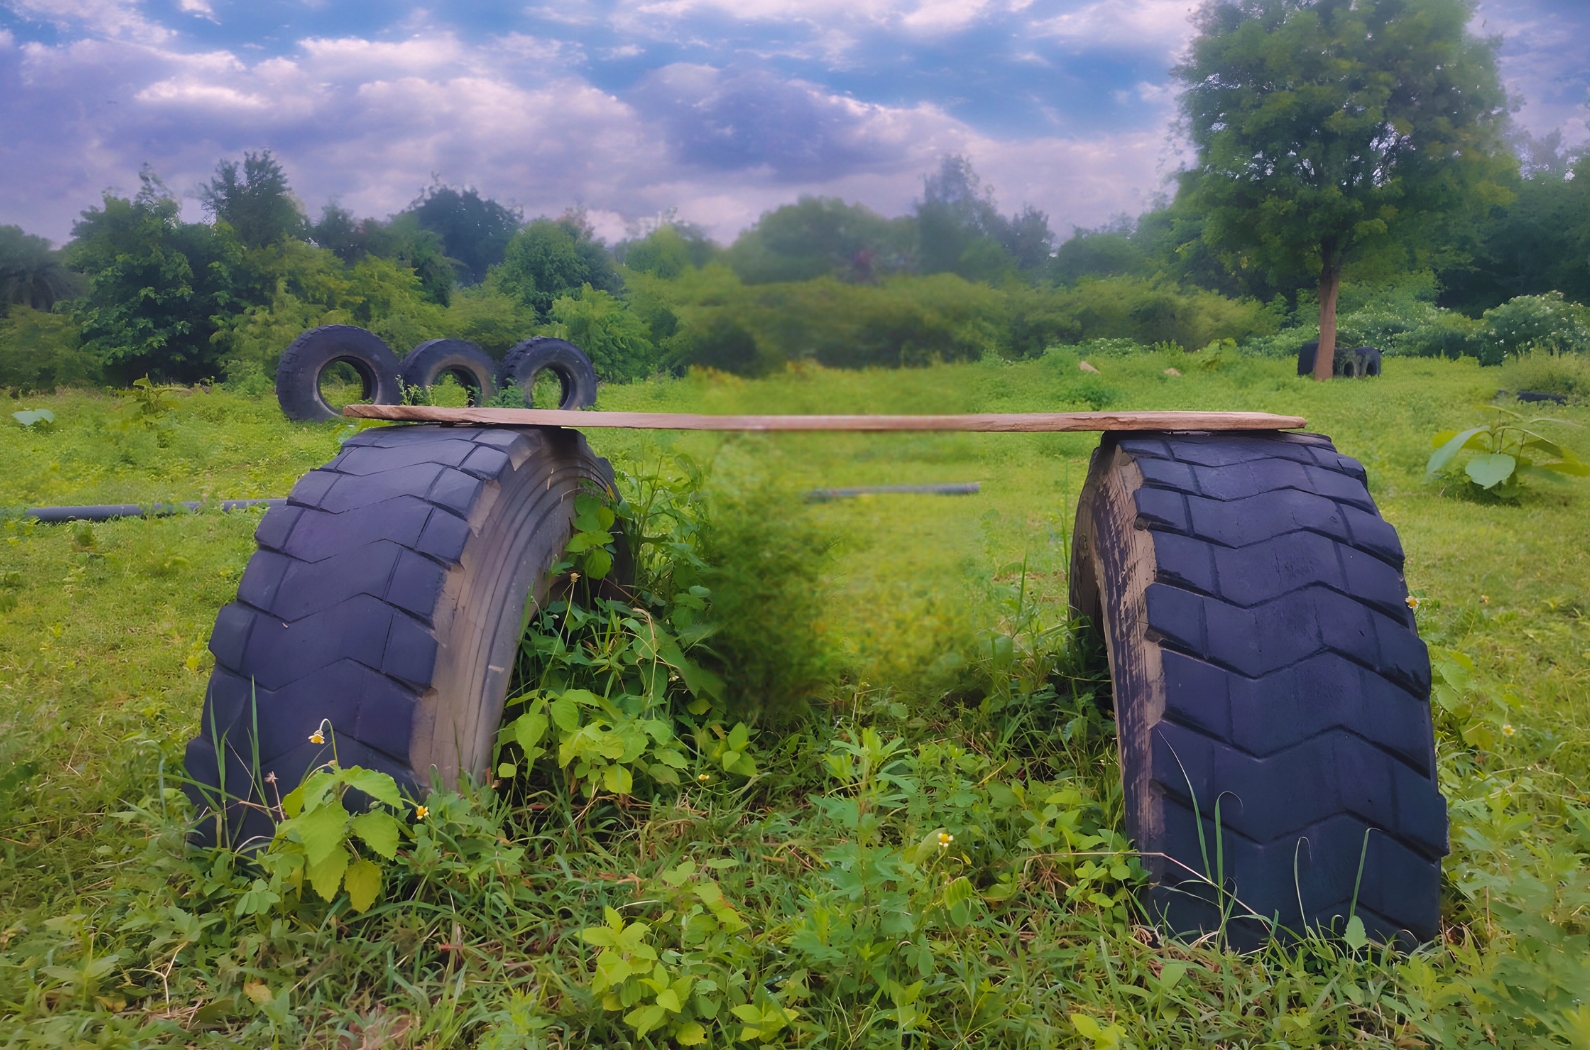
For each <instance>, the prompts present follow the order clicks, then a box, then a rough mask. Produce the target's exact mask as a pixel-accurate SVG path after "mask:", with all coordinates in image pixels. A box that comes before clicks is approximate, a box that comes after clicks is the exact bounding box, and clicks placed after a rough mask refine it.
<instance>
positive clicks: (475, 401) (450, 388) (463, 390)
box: [430, 368, 481, 408]
mask: <svg viewBox="0 0 1590 1050" xmlns="http://www.w3.org/2000/svg"><path fill="white" fill-rule="evenodd" d="M430 393H431V404H433V405H436V406H438V407H441V408H464V407H473V406H476V405H479V404H480V403H481V396H480V387H479V385H478V384H476V382H475V377H474V376H472V375H470V374H469V373H468V372H465V371H464V370H463V369H460V368H449V369H447V370H446V371H444V372H442V373H441V374H440V375H438V376H437V377H436V382H434V383H432V384H431V391H430Z"/></svg>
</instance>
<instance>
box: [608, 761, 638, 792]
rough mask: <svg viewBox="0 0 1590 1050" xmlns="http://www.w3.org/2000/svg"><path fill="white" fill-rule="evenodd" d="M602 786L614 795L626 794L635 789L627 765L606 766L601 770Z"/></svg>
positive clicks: (633, 779) (633, 780) (632, 777)
mask: <svg viewBox="0 0 1590 1050" xmlns="http://www.w3.org/2000/svg"><path fill="white" fill-rule="evenodd" d="M602 786H603V787H605V788H607V790H609V791H611V792H612V793H613V794H615V795H627V794H629V793H630V792H631V791H633V790H635V778H634V776H633V775H632V774H631V773H630V771H629V767H628V766H608V767H607V768H606V769H604V770H602Z"/></svg>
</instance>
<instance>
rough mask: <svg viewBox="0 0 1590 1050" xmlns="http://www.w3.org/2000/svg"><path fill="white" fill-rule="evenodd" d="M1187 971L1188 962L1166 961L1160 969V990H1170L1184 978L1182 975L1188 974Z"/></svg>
mask: <svg viewBox="0 0 1590 1050" xmlns="http://www.w3.org/2000/svg"><path fill="white" fill-rule="evenodd" d="M1186 973H1187V964H1186V963H1183V962H1168V963H1166V964H1165V965H1164V966H1162V967H1161V968H1160V971H1159V988H1160V991H1162V992H1168V991H1170V990H1171V989H1172V988H1174V987H1176V984H1177V982H1178V981H1180V980H1181V979H1182V977H1183V976H1185V975H1186Z"/></svg>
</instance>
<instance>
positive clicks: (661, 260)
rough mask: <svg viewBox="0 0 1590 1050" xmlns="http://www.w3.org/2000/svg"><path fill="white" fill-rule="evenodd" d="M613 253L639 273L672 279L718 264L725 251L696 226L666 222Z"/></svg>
mask: <svg viewBox="0 0 1590 1050" xmlns="http://www.w3.org/2000/svg"><path fill="white" fill-rule="evenodd" d="M613 253H614V255H615V256H616V257H617V259H618V261H619V262H621V263H623V264H624V265H625V266H626V267H628V268H629V269H631V270H634V271H635V272H636V273H647V274H651V275H652V276H654V277H661V278H663V279H664V280H672V279H673V278H675V277H678V276H679V275H680V274H682V273H684V272H685V270H686V269H691V268H694V269H697V270H699V269H700V268H701V267H703V266H705V265H707V264H708V263H710V262H712V261H714V260H715V259H716V258H717V257H718V256H719V255H720V254H721V253H722V249H721V248H719V247H718V246H717V245H715V244H713V243H712V242H711V241H710V240H708V239H707V237H706V235H705V234H703V233H702V232H701V231H700V230H698V229H696V228H695V227H693V226H690V225H687V224H680V223H676V222H665V223H663V224H662V225H660V226H658V227H657V228H656V229H655V230H652V231H651V232H650V233H648V234H647V235H646V236H644V237H642V238H640V239H639V240H633V241H624V242H623V243H621V244H619V245H617V246H616V247H615V248H614V249H613Z"/></svg>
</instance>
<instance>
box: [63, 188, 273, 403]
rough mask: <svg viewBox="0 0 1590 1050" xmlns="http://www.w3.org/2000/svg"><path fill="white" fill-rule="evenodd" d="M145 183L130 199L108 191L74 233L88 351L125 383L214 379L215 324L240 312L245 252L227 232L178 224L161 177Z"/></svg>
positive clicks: (79, 313)
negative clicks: (151, 378) (237, 290)
mask: <svg viewBox="0 0 1590 1050" xmlns="http://www.w3.org/2000/svg"><path fill="white" fill-rule="evenodd" d="M139 178H140V179H141V180H142V182H143V186H142V188H141V189H140V190H139V191H138V194H137V196H135V197H134V198H133V199H132V200H127V199H126V198H122V197H116V196H113V195H111V194H109V193H107V194H106V195H105V199H104V206H103V208H90V209H88V210H87V211H85V212H84V213H83V217H82V219H80V220H79V221H78V222H77V224H76V225H75V226H74V227H73V228H72V243H71V245H70V246H69V248H68V250H67V255H68V259H69V261H70V263H71V265H72V267H73V268H74V269H77V270H80V271H82V272H83V273H84V274H86V275H87V277H88V291H87V293H86V294H85V295H84V296H83V298H81V299H79V300H77V301H76V302H75V303H74V308H73V316H74V318H75V319H76V321H77V323H78V325H79V327H80V328H81V330H82V338H83V346H84V347H85V349H87V350H88V351H89V352H91V353H93V354H94V355H95V356H96V357H98V358H99V359H100V360H101V361H102V362H103V363H104V366H105V368H106V370H107V371H108V372H110V373H111V374H113V375H117V376H120V377H124V379H125V378H126V377H131V376H134V375H141V374H153V375H157V376H161V377H162V378H167V379H179V380H190V381H191V380H194V379H202V378H206V377H208V376H213V375H214V374H215V373H216V372H217V371H219V368H218V366H219V365H220V356H219V354H218V352H217V348H216V347H215V346H214V345H213V343H212V340H211V337H212V336H213V335H214V333H215V332H216V330H217V322H216V320H215V318H217V317H222V316H225V315H226V314H227V313H228V312H229V311H230V309H231V308H232V307H233V305H234V302H235V300H234V297H233V285H234V280H235V275H236V271H237V270H238V268H239V267H240V266H241V264H242V261H243V247H242V245H241V244H240V243H239V242H238V241H237V239H236V237H235V236H234V235H233V234H232V232H231V230H230V228H229V227H226V226H217V227H212V226H206V225H203V224H199V223H184V222H182V221H181V220H180V219H179V218H178V213H179V210H180V209H179V205H178V202H177V200H176V199H175V198H174V197H172V196H171V195H170V193H169V192H168V191H167V190H166V188H165V185H164V184H163V183H161V181H160V180H159V178H158V177H156V176H155V175H154V173H153V172H151V171H149V170H148V169H147V168H146V169H145V170H144V171H143V172H142V173H141V174H140V176H139Z"/></svg>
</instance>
